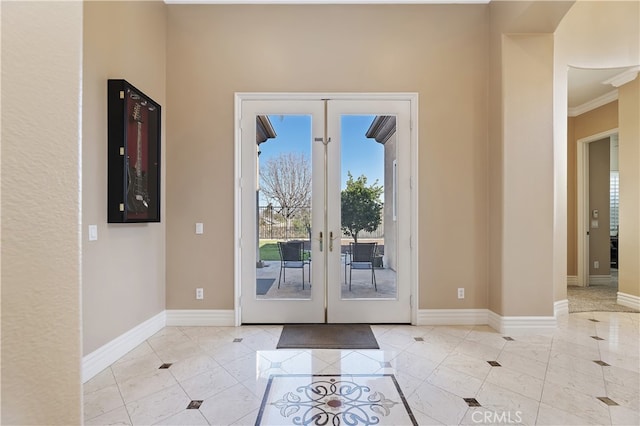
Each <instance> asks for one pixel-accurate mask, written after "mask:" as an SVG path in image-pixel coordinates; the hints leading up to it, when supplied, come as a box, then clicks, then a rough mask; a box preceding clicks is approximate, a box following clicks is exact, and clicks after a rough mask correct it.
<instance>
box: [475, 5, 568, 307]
mask: <svg viewBox="0 0 640 426" xmlns="http://www.w3.org/2000/svg"><path fill="white" fill-rule="evenodd" d="M572 3H573V2H491V3H490V4H489V7H490V12H491V18H490V20H491V26H490V73H489V79H488V85H489V93H490V97H489V104H488V107H489V111H490V116H489V119H490V121H489V151H488V157H489V169H488V179H489V188H490V191H489V209H490V210H489V222H488V227H489V241H488V250H489V269H488V279H489V303H488V307H489V309H490V310H491V311H493V312H496V313H498V314H500V315H526V312H529V313H531V312H536V315H549V314H551V313H552V303H551V302H552V301H551V300H550V296H549V294H550V293H549V292H550V290H549V289H547V288H546V286H547V285H548V286H550V285H551V284H550V283H549V281H548V280H549V277H550V275H551V273H550V271H548V270H547V271H545V269H546V268H550V266H551V265H550V262H549V259H545V260H544V261H543V264H541V265H535V264H533V263H532V259H531V258H528V255H529V254H530V253H531V251H532V247H533V246H531V245H529V244H530V242H531V241H529V240H528V239H523V240H521V241H520V242H518V235H517V234H518V232H522V234H523V236H529V233H530V232H531V229H532V227H534V228H536V229H540V228H543V229H544V228H545V227H547V228H546V229H544V230H543V233H542V234H541V235H540V236H534V239H533V241H535V243H534V246H537V247H538V250H542V251H544V252H547V253H548V252H549V251H550V247H549V246H545V245H546V244H548V243H549V241H545V240H546V239H548V232H549V231H551V230H552V232H560V233H561V231H560V230H559V227H560V226H561V225H562V224H561V223H560V224H558V223H556V222H555V220H554V221H553V222H551V223H550V222H549V221H550V216H549V215H550V214H551V213H550V212H545V211H544V210H543V209H542V208H541V207H542V205H540V206H537V205H536V206H534V208H533V209H532V210H531V211H529V212H524V216H523V217H519V216H518V213H517V211H516V210H517V208H518V205H517V203H518V201H517V200H518V198H519V197H521V196H526V195H528V194H529V192H527V191H530V190H532V189H533V190H534V191H535V193H536V196H535V197H534V198H535V199H536V201H537V200H538V199H539V198H540V197H543V198H544V195H542V194H539V192H540V191H550V190H551V187H547V188H546V189H545V188H544V187H545V185H548V184H549V181H548V179H549V176H548V174H549V173H551V174H552V175H553V170H550V169H549V164H553V162H552V163H546V164H540V168H539V169H534V170H533V171H532V173H533V174H532V175H531V176H529V177H528V178H527V179H526V180H525V181H524V186H523V188H522V190H521V189H520V188H519V187H518V185H517V184H516V183H520V182H522V178H523V177H522V176H520V177H517V182H515V181H514V182H510V179H511V177H509V175H508V174H507V173H515V174H516V175H517V174H518V167H519V166H520V165H521V166H522V167H523V170H532V169H531V165H530V164H528V163H527V161H526V160H524V162H523V163H520V161H523V154H524V151H523V150H526V149H531V150H533V152H535V156H536V161H539V160H541V159H542V160H543V161H544V158H546V159H547V160H549V155H555V152H553V153H552V152H550V151H549V150H550V149H551V147H553V141H552V139H551V135H549V134H548V133H547V132H548V131H549V128H548V126H549V124H550V123H552V120H551V117H550V114H549V109H548V107H546V106H545V105H544V98H545V97H546V96H548V92H547V90H548V89H549V84H550V81H549V80H550V79H551V82H553V80H552V78H553V76H549V75H548V74H546V72H545V70H544V67H545V66H547V67H552V58H549V57H548V53H549V51H548V49H549V48H550V47H551V48H553V40H549V34H551V33H553V31H554V30H555V29H556V26H557V25H558V23H559V22H560V21H561V19H562V17H563V16H564V14H565V13H566V12H567V10H568V9H569V8H570V7H571V5H572ZM508 34H529V35H530V36H529V37H527V36H515V37H511V38H510V37H509V36H505V35H508ZM549 43H551V46H549ZM506 48H508V49H510V50H509V52H508V53H509V55H507V54H506V53H507V52H505V49H506ZM529 52H530V53H531V56H530V57H528V53H529ZM520 60H522V61H523V63H532V65H533V67H532V69H531V70H528V69H526V68H523V67H522V64H523V63H520ZM538 61H542V62H538ZM549 61H551V63H549ZM545 62H546V65H545ZM519 72H521V75H519ZM506 73H509V76H508V77H507V75H506ZM507 78H509V87H508V88H507V87H506V85H505V82H506V79H507ZM519 79H520V80H519ZM538 79H540V80H539V82H540V84H541V91H540V92H539V93H531V92H529V91H528V87H535V86H536V85H537V84H538ZM522 84H524V85H525V87H521V85H522ZM527 86H528V87H527ZM523 96H531V97H532V101H533V102H532V104H531V111H534V110H535V113H533V114H532V115H528V114H530V112H529V111H527V106H526V103H524V102H522V100H523V99H525V98H524V97H523ZM527 100H528V98H527ZM547 102H549V100H548V99H547ZM512 107H513V110H511V108H512ZM507 113H508V114H509V115H510V116H509V120H510V121H508V120H507ZM535 120H540V121H539V123H537V124H539V125H540V126H539V127H538V126H537V124H536V122H535ZM520 126H522V128H521V129H520ZM525 128H526V129H533V132H532V134H531V139H534V138H538V141H537V144H536V143H534V142H532V141H531V140H530V137H529V135H527V134H526V133H525V132H523V131H522V129H525ZM506 133H508V135H507V134H506ZM520 141H522V144H523V146H522V147H518V144H519V143H520ZM525 145H526V147H525ZM508 149H511V151H512V155H511V157H510V159H509V160H507V155H508V153H507V150H508ZM545 150H546V152H545ZM513 154H515V155H516V158H514V156H513ZM536 164H538V163H537V162H536ZM507 167H508V168H509V170H506V169H507ZM539 173H540V174H542V179H541V181H540V185H541V186H539V187H536V185H535V184H534V183H533V181H535V180H537V178H538V177H539V176H540V175H539ZM514 191H515V192H514ZM526 202H527V203H529V201H526ZM541 202H542V203H543V205H545V206H549V203H550V202H551V204H552V205H553V202H554V200H553V199H551V200H549V199H543V200H541ZM507 204H508V205H509V206H510V207H508V208H507V207H506V206H507ZM533 212H535V213H537V214H536V215H535V216H534V217H533V218H532V220H531V221H529V222H526V221H525V223H523V221H522V220H521V219H522V218H531V216H532V213H533ZM509 216H510V218H509ZM514 219H515V221H514ZM554 219H555V218H554ZM520 226H522V227H523V228H522V230H521V231H520V230H519V227H520ZM543 235H544V236H543ZM565 244H566V242H565ZM514 245H515V246H517V247H518V248H517V249H516V252H515V253H509V251H513V250H514ZM520 245H521V246H523V247H525V248H526V249H525V250H524V251H522V252H521V258H517V257H516V256H517V254H518V252H520V248H519V247H520ZM543 246H544V247H543ZM534 250H535V249H534ZM534 254H535V257H537V256H539V255H540V254H536V253H534ZM512 261H516V262H517V265H519V266H522V267H523V269H522V270H520V271H518V270H517V268H514V266H515V265H514V264H513V263H512ZM565 267H566V265H565ZM540 275H545V277H542V279H543V280H546V281H540V282H535V283H532V281H534V280H535V278H534V277H538V278H540ZM520 276H526V279H525V280H523V281H521V280H520ZM541 287H542V288H541ZM535 289H539V291H538V293H536V297H535V298H534V299H533V303H532V304H529V305H528V306H526V305H527V303H528V301H527V298H526V296H525V295H528V294H530V292H531V291H534V290H535ZM523 306H524V308H523V309H522V310H521V311H518V309H520V308H521V307H523Z"/></svg>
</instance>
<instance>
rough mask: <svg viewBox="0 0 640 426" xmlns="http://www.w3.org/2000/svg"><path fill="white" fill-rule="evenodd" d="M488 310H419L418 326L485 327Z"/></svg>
mask: <svg viewBox="0 0 640 426" xmlns="http://www.w3.org/2000/svg"><path fill="white" fill-rule="evenodd" d="M488 312H489V311H488V310H487V309H419V310H418V321H417V325H484V324H487V323H488V322H487V321H488V319H487V313H488Z"/></svg>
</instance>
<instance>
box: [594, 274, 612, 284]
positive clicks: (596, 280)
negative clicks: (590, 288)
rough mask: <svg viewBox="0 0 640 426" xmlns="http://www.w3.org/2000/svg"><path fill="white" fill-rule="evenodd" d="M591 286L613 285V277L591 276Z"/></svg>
mask: <svg viewBox="0 0 640 426" xmlns="http://www.w3.org/2000/svg"><path fill="white" fill-rule="evenodd" d="M589 284H592V285H606V284H611V275H589Z"/></svg>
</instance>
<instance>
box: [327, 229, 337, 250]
mask: <svg viewBox="0 0 640 426" xmlns="http://www.w3.org/2000/svg"><path fill="white" fill-rule="evenodd" d="M336 238H338V237H336ZM336 238H334V237H333V231H331V232H329V251H333V240H335V239H336Z"/></svg>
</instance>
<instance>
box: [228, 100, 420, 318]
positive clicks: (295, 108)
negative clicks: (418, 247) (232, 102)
mask: <svg viewBox="0 0 640 426" xmlns="http://www.w3.org/2000/svg"><path fill="white" fill-rule="evenodd" d="M327 97H328V98H332V99H329V100H327V99H322V98H321V97H319V96H314V95H308V96H304V95H294V96H292V97H291V98H288V99H283V98H278V97H277V96H273V95H272V96H270V95H263V96H261V95H239V97H238V98H237V103H236V112H237V115H238V117H239V122H240V123H239V133H238V136H237V138H236V140H237V149H236V158H237V163H236V165H237V171H236V174H237V177H238V184H237V188H236V195H237V198H236V211H237V212H238V214H237V215H236V217H237V223H236V234H237V236H238V242H237V247H236V281H237V282H236V291H237V293H239V295H240V297H239V298H238V304H237V313H238V314H237V317H236V322H237V323H323V322H330V323H334V322H342V323H344V322H365V323H373V322H385V323H410V322H414V318H415V309H412V307H411V300H412V295H414V294H415V292H416V291H417V268H416V265H415V262H416V258H417V257H416V253H415V249H414V248H412V247H411V245H412V244H411V235H412V233H413V232H415V231H416V229H415V228H416V227H417V221H416V218H415V214H414V212H415V209H416V205H417V204H416V198H415V195H414V194H412V189H411V187H412V181H413V180H412V174H413V172H412V171H413V170H414V169H415V166H414V161H413V159H414V158H412V150H413V151H416V150H415V140H416V139H415V135H413V134H412V129H411V125H410V122H411V115H412V100H413V99H414V98H411V97H410V96H409V98H407V97H405V98H404V99H403V97H402V96H395V97H394V96H390V95H378V96H376V95H372V96H369V97H367V96H364V95H359V96H354V98H350V97H349V96H348V95H340V96H327ZM261 98H262V99H261ZM265 98H266V99H265ZM414 102H415V101H414ZM413 107H414V108H415V105H413ZM349 188H351V191H349ZM354 188H355V189H354ZM358 188H361V189H362V188H365V189H367V188H368V190H370V191H369V193H370V194H372V195H370V196H369V197H368V198H366V199H365V200H364V201H363V200H361V199H360V198H359V197H360V195H359V194H360V193H361V192H363V191H365V190H361V189H358ZM365 192H366V191H365ZM343 204H344V208H343ZM372 205H375V206H377V207H372ZM354 234H355V236H354ZM356 239H357V242H356ZM287 247H289V248H287ZM291 247H294V248H295V253H294V255H297V254H298V253H299V256H298V257H296V258H295V259H293V260H291V258H288V259H289V260H286V259H287V258H286V256H288V255H289V254H283V253H284V252H283V250H285V251H286V250H290V249H291ZM365 248H366V249H367V250H371V251H370V254H367V258H366V259H364V260H365V261H362V260H363V259H357V258H356V257H354V256H357V255H358V252H359V251H361V250H362V249H365ZM368 253H369V252H368ZM283 256H284V260H283ZM358 261H360V262H358Z"/></svg>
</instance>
